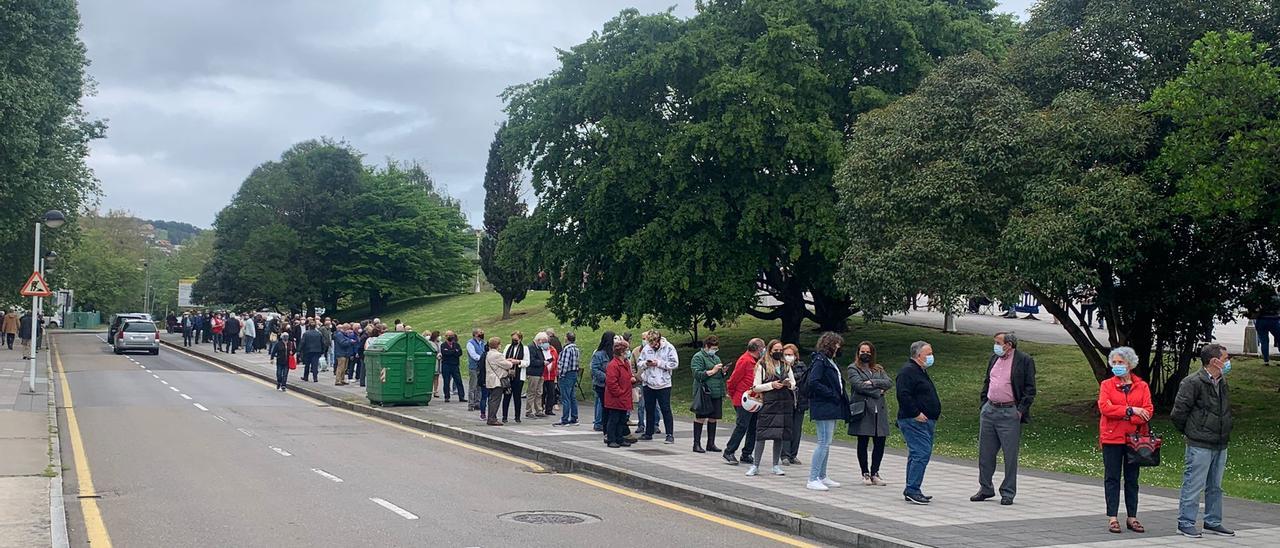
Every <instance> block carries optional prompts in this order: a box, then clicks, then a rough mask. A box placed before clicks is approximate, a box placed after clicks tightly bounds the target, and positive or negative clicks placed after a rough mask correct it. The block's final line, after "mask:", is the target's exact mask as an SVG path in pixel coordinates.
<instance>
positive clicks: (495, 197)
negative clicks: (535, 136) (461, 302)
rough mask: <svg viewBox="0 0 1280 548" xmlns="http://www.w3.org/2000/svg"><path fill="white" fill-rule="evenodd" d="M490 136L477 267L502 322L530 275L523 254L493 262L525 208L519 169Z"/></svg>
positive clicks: (498, 136) (521, 297) (498, 139)
mask: <svg viewBox="0 0 1280 548" xmlns="http://www.w3.org/2000/svg"><path fill="white" fill-rule="evenodd" d="M505 129H506V128H505V126H504V127H502V128H499V129H498V131H497V132H496V133H494V135H493V143H492V144H490V145H489V160H488V162H487V163H486V165H485V170H484V236H483V237H482V238H481V239H480V267H481V268H482V269H484V276H485V279H487V280H489V283H490V284H491V285H493V290H494V291H497V292H498V294H499V295H502V319H504V320H507V319H511V305H512V304H513V303H518V302H520V301H523V300H524V297H525V295H526V294H528V292H529V286H531V285H533V277H534V274H535V273H533V272H530V270H532V269H531V267H530V263H529V262H528V261H523V260H519V259H521V258H522V257H525V256H526V255H524V254H521V253H515V252H509V253H507V255H506V260H504V261H503V262H502V263H501V264H500V263H499V261H497V254H498V253H497V251H498V245H499V244H498V242H499V241H500V240H501V239H502V237H503V235H502V233H503V232H504V231H505V230H506V229H507V226H508V225H509V224H510V223H511V222H513V220H519V219H522V218H523V217H524V216H525V211H526V209H527V207H528V206H526V205H525V203H524V201H523V200H521V199H520V168H519V167H517V166H516V165H515V163H514V162H512V161H511V159H510V158H508V157H507V151H505V150H503V138H502V133H503V131H504V130H505Z"/></svg>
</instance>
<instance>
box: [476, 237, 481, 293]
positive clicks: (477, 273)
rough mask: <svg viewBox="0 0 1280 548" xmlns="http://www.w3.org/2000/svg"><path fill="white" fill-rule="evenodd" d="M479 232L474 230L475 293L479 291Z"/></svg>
mask: <svg viewBox="0 0 1280 548" xmlns="http://www.w3.org/2000/svg"><path fill="white" fill-rule="evenodd" d="M480 232H481V231H479V230H477V231H476V293H479V292H480Z"/></svg>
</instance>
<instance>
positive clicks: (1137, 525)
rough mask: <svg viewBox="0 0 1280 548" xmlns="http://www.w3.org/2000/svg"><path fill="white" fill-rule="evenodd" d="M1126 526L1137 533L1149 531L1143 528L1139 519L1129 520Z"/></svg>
mask: <svg viewBox="0 0 1280 548" xmlns="http://www.w3.org/2000/svg"><path fill="white" fill-rule="evenodd" d="M1125 526H1127V527H1128V528H1129V530H1130V531H1133V532H1135V533H1145V532H1147V529H1146V528H1145V527H1143V526H1142V523H1141V522H1139V521H1138V518H1129V520H1128V521H1127V522H1125Z"/></svg>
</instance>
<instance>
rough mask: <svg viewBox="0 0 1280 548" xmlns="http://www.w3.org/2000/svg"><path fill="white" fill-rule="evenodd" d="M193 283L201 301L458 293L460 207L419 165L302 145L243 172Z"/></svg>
mask: <svg viewBox="0 0 1280 548" xmlns="http://www.w3.org/2000/svg"><path fill="white" fill-rule="evenodd" d="M215 229H216V235H215V237H214V243H213V254H212V257H211V258H210V259H209V261H208V263H207V264H205V265H204V268H203V271H202V272H201V274H200V277H199V280H198V281H197V282H196V287H195V288H194V289H195V295H194V296H195V298H197V299H199V300H202V301H203V302H205V303H206V304H232V305H240V306H249V307H254V308H257V307H288V308H296V309H303V308H314V307H316V306H321V305H322V306H324V307H325V308H326V312H327V313H329V314H334V313H336V311H337V310H338V308H339V305H340V303H342V302H345V301H348V300H349V301H355V300H367V302H368V304H369V307H370V309H371V310H373V311H374V313H378V312H379V311H381V309H382V308H383V307H385V306H386V304H387V302H388V301H389V299H391V298H392V297H393V296H396V295H399V296H414V295H420V294H423V293H439V292H450V291H455V290H457V289H459V287H460V285H461V283H462V280H464V279H465V277H466V273H467V272H468V270H469V268H468V267H469V266H470V264H471V263H470V262H469V261H467V260H466V259H465V258H464V257H463V253H464V252H465V245H466V243H467V241H468V239H467V236H466V234H465V231H466V222H465V219H464V218H463V216H462V212H461V208H460V207H459V205H458V203H457V202H456V201H454V200H452V199H450V198H448V197H447V196H444V195H442V194H440V193H439V192H438V191H437V190H436V188H435V186H434V184H433V183H432V181H431V178H430V177H429V176H428V175H427V173H426V171H425V170H424V169H422V167H421V166H419V165H417V164H400V163H396V162H388V163H387V165H385V166H383V167H379V168H366V167H365V166H364V165H362V164H361V155H360V153H359V152H358V151H356V150H354V149H352V148H351V147H350V146H348V145H346V144H343V143H335V142H332V141H328V140H319V141H306V142H303V143H300V144H298V145H295V146H294V147H292V148H290V149H289V150H288V151H286V152H285V153H284V154H283V155H282V156H281V158H280V160H279V161H275V162H267V163H264V164H262V165H260V166H258V167H257V168H256V169H254V171H253V173H251V174H250V175H249V177H248V178H247V179H245V182H244V183H243V184H242V185H241V186H240V190H239V191H238V192H237V193H236V195H235V197H234V198H232V201H231V203H230V204H229V205H228V206H227V207H226V208H224V209H223V210H222V211H221V212H219V213H218V217H217V220H216V221H215Z"/></svg>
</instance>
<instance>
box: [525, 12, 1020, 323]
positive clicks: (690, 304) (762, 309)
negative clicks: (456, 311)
mask: <svg viewBox="0 0 1280 548" xmlns="http://www.w3.org/2000/svg"><path fill="white" fill-rule="evenodd" d="M993 5H994V4H993V3H991V2H982V1H977V2H966V3H950V2H934V1H928V0H879V1H874V2H828V1H818V0H812V1H782V0H773V1H753V2H744V1H741V0H722V1H713V2H705V3H700V4H699V6H698V10H699V11H698V14H697V15H696V16H695V17H693V18H692V19H689V20H680V19H678V18H676V17H674V16H672V15H671V14H670V13H661V14H655V15H648V16H643V15H640V14H639V13H638V12H636V11H634V10H628V11H624V12H623V13H622V14H621V15H620V16H618V17H617V18H615V19H614V20H612V21H610V22H608V23H607V24H606V25H605V26H604V28H603V31H602V32H600V33H598V34H596V35H593V37H592V38H591V39H589V40H588V41H586V42H585V43H583V44H580V45H578V46H575V47H574V48H572V49H570V50H568V51H564V52H561V66H560V68H559V69H557V70H556V71H555V72H553V73H552V74H551V75H550V76H548V77H547V78H545V79H543V80H539V81H537V82H535V83H533V84H530V85H528V86H521V87H517V88H513V89H512V90H511V91H510V92H509V94H508V97H507V98H508V100H509V106H508V113H509V115H510V120H509V124H510V129H511V131H510V135H511V138H512V141H513V145H514V146H517V147H519V148H520V150H521V152H522V154H523V156H524V159H525V162H526V165H527V166H528V167H529V168H530V169H531V170H532V173H533V185H534V189H535V191H536V192H537V193H538V197H539V206H538V210H537V211H536V212H535V214H534V218H535V222H536V223H539V224H540V225H541V226H543V227H544V228H545V230H546V231H547V237H546V238H545V242H546V245H545V251H544V252H543V253H541V255H540V256H541V257H543V259H544V261H545V263H544V264H545V265H546V266H547V267H548V268H547V270H548V271H549V272H551V273H552V275H551V276H550V282H551V289H552V297H551V301H550V302H551V308H552V310H553V311H554V312H555V313H556V314H557V315H559V316H560V317H561V318H563V319H568V320H571V321H574V322H581V323H587V324H591V325H594V324H596V323H597V322H599V321H600V320H601V319H602V318H605V317H610V318H619V319H620V318H623V317H625V318H626V319H627V320H628V321H631V322H636V321H639V320H640V318H642V317H643V316H644V315H648V314H653V315H656V316H659V317H661V318H663V321H664V323H671V324H675V325H686V326H687V325H691V324H692V323H693V322H694V321H699V320H701V321H704V322H708V323H715V322H719V321H724V320H728V319H732V318H734V317H736V316H738V315H740V314H743V313H747V314H751V315H753V316H756V317H759V318H765V319H780V320H781V321H782V338H783V339H784V340H787V341H796V340H798V338H799V330H800V325H801V322H802V321H803V320H805V319H811V320H814V321H816V322H817V323H818V324H819V325H820V326H822V327H824V328H828V329H843V328H844V326H845V322H846V320H847V318H848V317H849V315H850V314H851V312H852V310H853V308H852V306H851V304H852V303H851V302H850V301H849V300H848V298H847V297H846V296H845V295H844V294H843V293H842V291H840V290H839V288H837V287H835V285H834V283H833V282H832V278H833V274H834V273H835V271H836V266H837V261H838V259H839V255H840V252H841V251H842V245H841V241H840V239H839V237H838V231H837V230H836V227H837V226H838V224H839V223H838V222H837V214H836V211H835V209H834V208H833V207H831V205H832V204H833V203H834V202H835V200H836V196H835V191H834V188H833V186H832V175H833V173H834V171H835V166H836V165H837V164H838V162H839V159H840V151H841V148H842V144H843V142H844V140H845V139H847V138H848V137H849V136H850V133H851V131H852V129H853V122H854V120H855V118H856V117H857V115H858V114H860V113H862V112H865V111H867V110H869V109H872V108H875V107H877V106H881V105H883V104H885V103H886V102H888V101H890V100H891V99H892V98H893V97H896V96H899V95H901V94H903V93H906V92H908V91H910V90H911V89H912V88H914V87H915V85H916V84H917V83H918V82H919V81H920V79H921V78H922V77H923V76H924V74H926V73H927V72H928V71H929V70H930V68H932V67H933V66H934V65H935V63H936V61H937V60H938V59H940V58H942V57H945V56H948V55H952V54H956V53H962V52H965V51H969V50H974V49H976V50H980V51H986V52H991V53H996V52H999V51H1000V50H1001V49H1002V48H1003V46H1004V44H1005V42H1006V41H1007V40H1008V39H1010V38H1011V36H1012V34H1011V29H1012V24H1011V23H1010V22H1009V21H1008V20H1007V19H1004V18H999V17H996V16H993V15H992V14H991V12H990V10H991V8H992V6H993Z"/></svg>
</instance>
